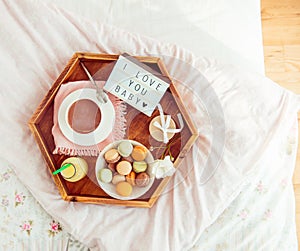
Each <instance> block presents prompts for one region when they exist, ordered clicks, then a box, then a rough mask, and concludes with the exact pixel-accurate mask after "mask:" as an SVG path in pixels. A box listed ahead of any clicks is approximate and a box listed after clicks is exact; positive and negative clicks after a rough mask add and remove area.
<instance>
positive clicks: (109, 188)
mask: <svg viewBox="0 0 300 251" xmlns="http://www.w3.org/2000/svg"><path fill="white" fill-rule="evenodd" d="M122 141H124V140H119V141H115V142H113V143H111V144H109V145H107V146H106V147H105V148H104V149H103V150H102V151H101V153H100V155H99V156H98V159H97V162H96V168H95V172H96V178H97V181H98V184H99V186H100V187H101V188H102V189H103V190H104V192H106V193H107V194H108V195H109V196H111V197H113V198H115V199H119V200H133V199H136V198H139V197H141V196H142V195H143V194H145V193H146V192H147V191H148V190H149V189H150V188H151V186H152V184H153V182H154V179H155V177H154V175H153V174H152V172H151V170H150V167H149V166H148V168H147V173H148V175H149V176H150V182H149V184H148V185H147V186H145V187H138V186H133V189H132V194H131V195H130V196H128V197H124V196H121V195H119V194H117V192H116V185H114V184H112V183H104V182H102V181H101V180H100V179H99V178H98V173H99V171H100V170H101V169H102V168H105V167H107V164H106V161H105V159H104V157H103V155H104V154H105V153H106V152H107V151H108V150H109V149H112V148H117V147H118V145H119V144H120V143H121V142H122ZM129 142H130V143H131V144H132V145H133V146H136V145H140V146H142V144H141V143H139V142H137V141H134V140H129ZM145 161H146V162H147V163H152V162H153V161H154V159H153V156H152V154H151V153H150V151H148V154H147V157H146V159H145Z"/></svg>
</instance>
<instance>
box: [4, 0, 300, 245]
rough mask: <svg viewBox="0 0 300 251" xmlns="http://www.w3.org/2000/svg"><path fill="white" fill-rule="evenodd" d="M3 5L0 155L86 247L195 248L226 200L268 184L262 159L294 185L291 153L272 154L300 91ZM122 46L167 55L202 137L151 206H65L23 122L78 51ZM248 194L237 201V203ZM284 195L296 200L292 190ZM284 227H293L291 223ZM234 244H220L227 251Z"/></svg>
mask: <svg viewBox="0 0 300 251" xmlns="http://www.w3.org/2000/svg"><path fill="white" fill-rule="evenodd" d="M0 10H1V13H3V16H2V18H1V22H2V23H1V27H0V28H1V30H0V34H1V37H2V38H3V39H2V40H1V44H0V52H1V55H2V57H1V58H0V63H1V65H2V66H3V67H2V68H1V70H0V71H1V74H0V75H1V82H0V84H1V87H2V88H1V91H0V95H1V101H0V107H1V108H0V117H1V120H2V121H4V122H5V123H1V124H0V132H1V135H0V136H1V141H2V142H1V145H0V153H1V157H2V158H5V159H7V160H8V161H9V162H10V163H12V164H13V166H14V170H15V172H16V174H17V175H18V177H19V178H20V180H22V181H23V183H24V184H25V185H26V186H27V187H28V189H29V190H30V191H31V192H32V194H33V196H34V197H35V198H36V199H37V200H38V201H39V202H40V203H41V205H42V206H43V208H44V209H45V210H46V211H47V212H48V213H49V214H50V215H52V216H53V217H54V218H56V219H58V220H59V221H60V222H62V223H63V225H64V226H65V229H66V230H67V231H69V232H70V233H71V234H72V235H74V236H75V237H76V238H78V239H79V240H80V241H82V242H83V243H85V244H86V245H87V246H89V247H90V248H91V249H92V250H120V248H121V249H122V250H188V249H191V248H197V246H198V247H199V249H201V245H202V240H203V239H201V238H205V233H206V232H204V231H205V230H207V231H209V229H207V227H209V226H210V225H211V224H212V223H213V222H215V221H216V220H217V219H218V217H219V216H220V215H221V214H222V212H223V211H224V210H225V209H227V210H228V209H230V207H229V206H232V205H234V204H232V201H239V199H240V198H241V196H242V195H241V194H240V193H241V192H243V191H247V190H246V187H247V186H251V185H252V186H253V185H255V184H258V185H259V187H261V186H262V187H265V185H266V184H269V185H270V186H272V183H271V181H270V180H269V179H267V180H268V181H267V180H264V179H262V180H261V183H260V180H259V181H257V179H258V177H260V176H258V174H259V173H260V171H261V170H264V169H265V168H266V166H269V165H272V168H270V169H268V170H269V172H267V173H269V175H270V176H269V177H273V175H274V177H275V176H276V177H277V174H278V172H277V173H276V172H275V170H277V171H278V170H284V169H283V168H284V166H285V165H288V166H289V168H288V170H286V173H285V172H284V173H285V176H284V177H286V181H285V182H286V183H287V184H290V182H291V170H292V169H293V165H294V158H295V155H292V157H291V158H290V159H289V160H288V159H287V158H286V156H285V155H278V157H280V161H274V163H273V160H274V159H275V158H274V148H275V151H276V146H278V140H282V141H284V139H285V138H286V137H287V135H289V133H290V130H291V128H292V127H293V126H295V117H296V112H297V110H298V107H299V100H298V97H297V96H296V95H294V94H292V93H290V92H288V91H285V90H284V89H282V88H281V87H279V86H278V85H276V84H275V83H273V82H272V81H271V80H269V79H267V78H265V77H262V76H258V75H255V74H253V73H247V72H243V71H241V70H238V69H237V68H235V67H233V66H230V65H222V64H218V63H217V62H214V61H212V60H207V59H205V58H200V57H195V56H193V55H192V54H191V53H189V52H188V51H185V50H183V49H181V48H179V47H177V46H175V45H171V44H165V43H160V42H158V41H155V40H151V39H149V38H145V37H141V36H139V35H133V34H130V33H127V32H125V31H122V30H119V29H117V28H115V27H112V26H108V25H104V24H101V23H89V22H87V21H80V20H79V19H77V18H76V17H74V16H72V15H70V14H69V13H66V12H64V11H61V10H59V9H55V8H49V7H47V6H46V5H43V4H41V3H40V2H39V1H36V0H26V1H22V3H19V2H18V3H17V2H16V1H6V0H4V1H2V2H1V3H0ZM28 13H30V15H29V14H28ZM120 38H121V39H120ZM124 44H126V50H127V52H128V53H130V54H132V55H159V56H160V57H162V58H163V61H164V62H165V64H166V67H167V68H168V70H169V72H170V75H171V76H172V77H173V78H174V79H175V83H176V85H177V87H178V88H179V91H180V93H181V95H182V96H183V100H184V101H185V102H186V103H185V104H186V106H187V108H188V109H189V111H190V112H191V113H192V114H193V118H194V120H195V123H196V125H197V127H198V128H199V133H200V138H199V140H198V141H197V143H196V146H195V147H193V149H192V151H190V152H189V154H188V155H187V157H186V158H185V159H184V161H183V164H182V165H181V166H180V167H179V169H178V171H177V172H176V174H175V175H174V178H173V179H172V181H171V182H170V184H169V185H168V187H167V189H166V192H165V193H164V194H163V195H162V196H161V197H160V198H159V199H158V201H157V203H156V204H155V205H154V207H153V208H151V209H137V208H124V207H114V206H99V205H87V204H81V203H67V202H65V201H62V200H61V198H60V196H59V194H58V191H57V189H56V187H55V185H54V183H53V181H52V179H51V176H50V174H49V172H48V171H47V168H46V167H45V163H44V161H43V160H42V157H41V154H40V152H39V150H38V147H37V146H36V144H35V142H34V140H33V137H32V136H31V134H30V132H29V129H28V127H27V121H28V119H29V118H30V117H31V115H32V113H33V112H34V110H35V109H36V107H37V105H38V103H39V102H40V100H41V99H42V97H43V96H44V95H45V93H46V92H47V90H48V88H49V87H50V85H51V83H52V82H53V81H54V80H55V78H56V77H57V76H58V74H59V73H60V71H61V70H62V69H63V67H64V65H65V64H66V63H67V61H68V59H69V58H70V57H71V55H72V54H73V52H74V51H93V52H100V53H112V54H119V53H121V52H123V51H122V50H123V48H124V46H122V45H124ZM203 76H205V77H206V78H207V80H208V81H206V80H205V78H204V77H203ZM292 139H296V135H295V134H292ZM295 145H296V141H295ZM15 149H19V151H16V150H15ZM276 153H277V152H276ZM216 166H217V167H218V168H217V169H215V167H216ZM212 171H213V172H214V175H213V176H212V177H210V175H211V173H212ZM257 182H258V183H257ZM268 182H269V183H268ZM261 184H262V185H261ZM260 189H261V188H260ZM270 191H273V190H272V189H270ZM244 193H245V194H247V192H244ZM239 194H240V195H239ZM289 194H292V192H291V191H290V193H289ZM238 195H239V197H237V196H238ZM273 195H274V194H273V193H272V196H271V194H270V198H271V197H272V198H274V197H273ZM236 198H237V199H236ZM250 198H251V197H250V196H249V197H247V198H243V200H241V202H239V203H241V204H239V205H242V203H245V201H247V199H250ZM235 199H236V200H235ZM289 201H290V203H291V204H292V205H293V203H292V202H293V198H292V197H290V200H289ZM251 202H252V201H251ZM275 202H276V201H275ZM275 204H276V203H275ZM236 208H238V207H236ZM244 209H245V210H241V211H240V212H238V215H239V216H238V217H239V219H241V222H245V220H246V219H247V215H250V210H251V209H250V207H249V208H248V207H245V208H244ZM286 209H288V210H292V209H293V207H287V208H286ZM266 210H268V209H266ZM271 210H272V209H270V211H271ZM288 213H292V212H291V211H288ZM266 215H267V216H266V217H269V211H266ZM292 215H293V214H292ZM219 219H220V218H219ZM224 219H225V218H224ZM291 219H292V218H291ZM228 222H229V223H230V222H234V221H232V219H231V221H230V220H228ZM228 222H226V223H228ZM291 222H293V219H292V220H291ZM229 223H228V224H229ZM216 224H218V223H216ZM225 225H226V226H227V224H225V223H224V225H223V226H225ZM212 227H213V226H212ZM241 228H244V225H243V224H241ZM269 229H270V228H269ZM280 229H283V228H280ZM287 231H290V232H291V233H295V227H294V224H292V225H291V226H290V228H289V230H287ZM203 233H204V234H203ZM220 233H221V232H220ZM237 233H241V231H239V232H237ZM243 233H245V232H243ZM252 233H253V232H252ZM279 234H282V231H279V232H278V236H277V237H279ZM206 236H207V235H206ZM272 236H273V235H272ZM232 238H233V237H232ZM238 238H242V239H244V237H242V236H239V237H238ZM238 238H236V240H237V239H238ZM273 238H275V236H274V237H273ZM115 240H118V241H115ZM137 240H138V241H137ZM229 240H230V239H227V240H226V242H228V241H229ZM263 240H266V239H265V238H264V239H263ZM224 243H225V240H224ZM232 243H234V242H232ZM232 243H227V244H226V243H225V244H224V245H223V243H218V245H219V244H220V248H222V245H223V247H224V248H223V249H225V250H226V245H227V246H230V245H233V244H232ZM235 243H237V241H236V242H235ZM246 243H247V242H246ZM268 243H269V242H264V243H263V244H262V245H263V246H262V247H267V245H268ZM293 243H295V239H293ZM248 244H249V242H248ZM212 245H214V244H212ZM245 245H246V244H245ZM257 245H258V244H257ZM282 245H285V244H284V243H283V244H282ZM292 246H294V244H292ZM216 247H217V246H216ZM250 247H251V246H250ZM220 248H219V249H220ZM227 250H230V249H227ZM231 250H232V249H231ZM235 250H238V249H235ZM240 250H242V249H240ZM253 250H256V249H253ZM258 250H259V249H258ZM261 250H268V249H261Z"/></svg>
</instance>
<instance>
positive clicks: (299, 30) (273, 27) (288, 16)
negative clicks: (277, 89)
mask: <svg viewBox="0 0 300 251" xmlns="http://www.w3.org/2000/svg"><path fill="white" fill-rule="evenodd" d="M261 16H262V28H263V41H264V42H263V43H264V54H265V67H266V75H267V76H268V77H269V78H271V79H272V80H274V81H275V82H277V83H278V84H280V85H282V86H284V87H286V88H288V89H290V90H292V91H294V92H295V93H297V94H300V0H283V1H282V0H261ZM298 121H299V124H300V114H298ZM299 143H300V126H299ZM293 183H294V189H295V196H296V205H297V206H296V222H297V234H298V242H299V250H300V144H299V147H298V154H297V164H296V170H295V173H294V178H293Z"/></svg>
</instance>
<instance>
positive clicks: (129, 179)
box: [125, 171, 136, 186]
mask: <svg viewBox="0 0 300 251" xmlns="http://www.w3.org/2000/svg"><path fill="white" fill-rule="evenodd" d="M135 176H136V173H135V172H133V171H131V172H130V173H129V174H127V175H126V177H125V178H126V181H127V182H128V183H129V184H130V185H132V186H135Z"/></svg>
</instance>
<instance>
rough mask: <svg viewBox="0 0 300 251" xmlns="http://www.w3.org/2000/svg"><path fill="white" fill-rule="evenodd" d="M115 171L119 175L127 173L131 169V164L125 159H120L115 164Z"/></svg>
mask: <svg viewBox="0 0 300 251" xmlns="http://www.w3.org/2000/svg"><path fill="white" fill-rule="evenodd" d="M116 169H117V172H118V173H119V174H121V175H127V174H129V173H130V172H131V170H132V165H131V164H130V162H128V161H126V160H122V161H120V162H119V163H118V164H117V168H116Z"/></svg>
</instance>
